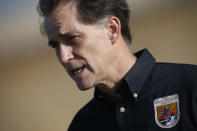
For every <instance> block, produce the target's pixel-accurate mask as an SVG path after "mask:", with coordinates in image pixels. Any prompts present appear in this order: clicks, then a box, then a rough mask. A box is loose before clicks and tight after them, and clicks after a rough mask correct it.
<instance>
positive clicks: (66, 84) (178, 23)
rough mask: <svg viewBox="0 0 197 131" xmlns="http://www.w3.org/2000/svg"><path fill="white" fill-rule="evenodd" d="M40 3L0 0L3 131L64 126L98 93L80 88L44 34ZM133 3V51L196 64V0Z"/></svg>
mask: <svg viewBox="0 0 197 131" xmlns="http://www.w3.org/2000/svg"><path fill="white" fill-rule="evenodd" d="M37 2H38V0H17V1H13V0H12V1H11V0H1V1H0V131H13V130H14V131H65V130H67V128H68V125H69V124H70V122H71V120H72V118H73V117H74V115H75V113H76V112H77V111H78V110H79V109H80V108H81V107H82V106H83V105H84V104H85V103H87V102H88V101H89V100H90V99H91V98H92V96H93V90H89V91H86V92H81V91H79V90H78V89H77V87H76V86H75V84H74V83H73V81H72V80H71V79H70V78H69V77H68V75H67V74H66V72H65V71H64V69H63V67H62V66H61V65H60V64H59V63H58V61H57V59H56V56H55V52H54V51H53V50H52V49H51V48H49V47H48V45H47V39H46V37H44V36H42V35H41V34H40V28H39V25H40V23H42V18H41V17H39V15H38V14H37V12H36V6H37ZM128 2H129V5H130V8H131V18H132V19H131V30H132V33H133V43H132V46H131V50H132V51H133V52H136V51H138V50H140V49H143V48H148V49H149V50H150V51H151V52H152V54H153V55H154V56H155V58H156V59H157V61H162V62H174V63H175V62H176V63H188V64H197V52H196V50H197V1H196V0H128ZM87 122H88V121H87Z"/></svg>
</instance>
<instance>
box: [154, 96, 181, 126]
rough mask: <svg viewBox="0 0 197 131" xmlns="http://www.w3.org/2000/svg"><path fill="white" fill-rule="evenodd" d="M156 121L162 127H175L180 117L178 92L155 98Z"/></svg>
mask: <svg viewBox="0 0 197 131" xmlns="http://www.w3.org/2000/svg"><path fill="white" fill-rule="evenodd" d="M154 109H155V121H156V123H157V124H158V125H159V126H160V127H162V128H171V127H174V126H175V125H176V124H177V123H178V121H179V119H180V111H179V96H178V95H177V94H175V95H171V96H166V97H162V98H157V99H155V100H154Z"/></svg>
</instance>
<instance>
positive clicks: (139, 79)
mask: <svg viewBox="0 0 197 131" xmlns="http://www.w3.org/2000/svg"><path fill="white" fill-rule="evenodd" d="M134 55H135V56H136V57H137V61H136V63H135V64H134V66H133V67H132V68H131V69H130V70H129V71H128V72H127V74H126V75H125V76H124V77H123V79H122V80H121V81H120V82H119V83H118V84H117V85H116V87H115V88H116V95H117V96H116V100H117V101H119V100H120V101H127V100H131V99H130V95H131V94H133V93H137V94H138V93H139V92H140V90H141V89H142V87H143V84H144V82H145V80H146V79H147V77H148V76H149V74H150V72H151V69H152V68H153V66H154V63H155V59H154V57H153V56H152V55H151V53H150V52H149V51H148V50H147V49H143V50H141V51H139V52H137V53H135V54H134ZM129 90H130V91H129ZM94 97H95V98H97V99H100V100H101V101H103V102H104V103H106V104H107V105H109V106H111V107H113V106H114V102H112V101H111V100H110V99H109V97H108V96H107V95H106V94H103V93H102V92H101V91H99V89H97V88H95V93H94Z"/></svg>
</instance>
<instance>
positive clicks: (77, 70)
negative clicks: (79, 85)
mask: <svg viewBox="0 0 197 131" xmlns="http://www.w3.org/2000/svg"><path fill="white" fill-rule="evenodd" d="M85 67H86V66H85V65H84V66H82V67H79V68H77V69H74V70H72V71H71V74H72V76H77V75H79V74H81V73H82V72H83V71H84V69H85Z"/></svg>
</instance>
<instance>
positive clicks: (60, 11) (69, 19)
mask: <svg viewBox="0 0 197 131" xmlns="http://www.w3.org/2000/svg"><path fill="white" fill-rule="evenodd" d="M76 15H77V13H76V5H75V2H69V3H66V4H65V3H62V2H60V3H59V4H58V6H57V7H56V8H55V9H54V10H53V11H52V13H51V14H50V15H49V16H46V17H45V18H44V28H45V31H46V33H47V34H48V35H50V34H54V33H61V34H63V33H66V32H65V31H68V30H71V28H73V27H74V26H73V25H74V24H75V23H76V22H77V19H76V17H77V16H76Z"/></svg>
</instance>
